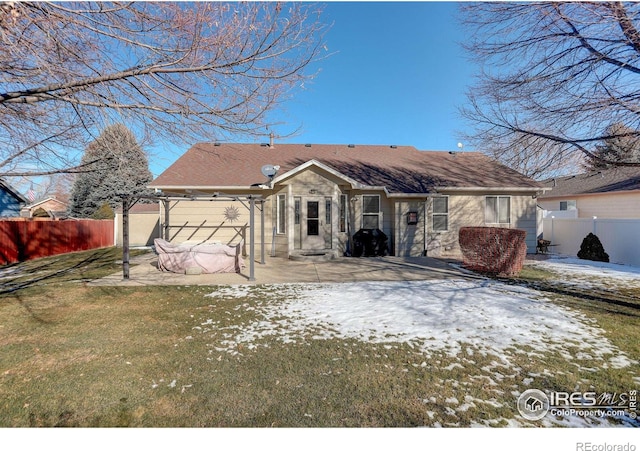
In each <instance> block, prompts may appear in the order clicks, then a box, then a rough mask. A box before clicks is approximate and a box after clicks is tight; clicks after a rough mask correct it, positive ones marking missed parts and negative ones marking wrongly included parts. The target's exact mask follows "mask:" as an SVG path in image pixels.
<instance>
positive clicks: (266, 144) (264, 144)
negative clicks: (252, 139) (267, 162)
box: [260, 143, 269, 147]
mask: <svg viewBox="0 0 640 451" xmlns="http://www.w3.org/2000/svg"><path fill="white" fill-rule="evenodd" d="M260 147H269V143H262V144H260Z"/></svg>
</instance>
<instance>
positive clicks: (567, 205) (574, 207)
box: [560, 200, 578, 211]
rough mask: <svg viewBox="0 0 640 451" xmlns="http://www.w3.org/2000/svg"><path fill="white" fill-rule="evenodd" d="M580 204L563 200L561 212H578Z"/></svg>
mask: <svg viewBox="0 0 640 451" xmlns="http://www.w3.org/2000/svg"><path fill="white" fill-rule="evenodd" d="M577 209H578V203H577V202H576V201H575V200H562V201H560V211H567V210H577Z"/></svg>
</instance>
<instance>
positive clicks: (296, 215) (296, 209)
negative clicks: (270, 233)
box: [293, 197, 301, 225]
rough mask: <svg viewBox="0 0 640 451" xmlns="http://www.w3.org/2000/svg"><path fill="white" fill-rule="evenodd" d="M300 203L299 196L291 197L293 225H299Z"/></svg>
mask: <svg viewBox="0 0 640 451" xmlns="http://www.w3.org/2000/svg"><path fill="white" fill-rule="evenodd" d="M300 203H301V199H300V198H299V197H295V198H294V199H293V223H294V224H295V225H300Z"/></svg>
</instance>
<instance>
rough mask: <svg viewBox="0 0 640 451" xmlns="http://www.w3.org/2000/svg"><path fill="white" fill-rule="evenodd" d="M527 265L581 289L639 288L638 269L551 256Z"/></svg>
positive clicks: (639, 276)
mask: <svg viewBox="0 0 640 451" xmlns="http://www.w3.org/2000/svg"><path fill="white" fill-rule="evenodd" d="M527 265H531V266H533V267H538V268H541V269H546V270H548V271H552V272H554V273H555V274H557V276H558V278H559V281H560V282H562V283H565V284H570V285H579V286H581V287H583V288H589V287H594V288H602V287H606V285H607V284H615V285H616V286H617V287H620V288H622V287H626V288H640V268H638V267H636V266H628V265H619V264H616V263H605V262H594V261H590V260H582V259H579V258H573V257H566V256H555V255H554V256H551V257H550V258H549V259H548V260H533V261H527Z"/></svg>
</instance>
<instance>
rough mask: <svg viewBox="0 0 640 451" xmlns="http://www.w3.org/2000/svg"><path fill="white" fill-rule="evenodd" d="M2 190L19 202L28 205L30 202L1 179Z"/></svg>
mask: <svg viewBox="0 0 640 451" xmlns="http://www.w3.org/2000/svg"><path fill="white" fill-rule="evenodd" d="M0 190H2V191H4V192H6V193H8V194H9V195H11V196H12V197H14V198H15V199H16V200H17V201H18V202H21V203H27V202H29V201H28V200H27V198H26V197H24V196H23V195H22V194H20V193H19V192H18V191H17V190H16V189H15V188H14V187H12V186H11V185H9V184H8V183H7V182H5V181H4V180H2V179H0Z"/></svg>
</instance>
